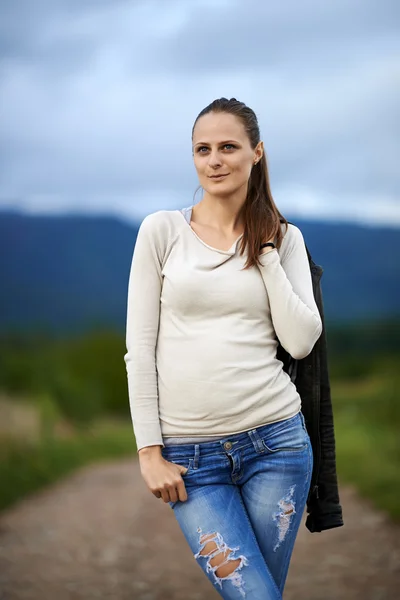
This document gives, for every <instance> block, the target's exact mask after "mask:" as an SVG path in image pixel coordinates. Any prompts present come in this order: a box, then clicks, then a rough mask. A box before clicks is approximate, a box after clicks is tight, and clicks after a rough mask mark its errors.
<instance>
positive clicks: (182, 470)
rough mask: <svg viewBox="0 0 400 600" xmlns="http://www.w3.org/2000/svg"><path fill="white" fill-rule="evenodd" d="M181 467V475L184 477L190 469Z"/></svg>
mask: <svg viewBox="0 0 400 600" xmlns="http://www.w3.org/2000/svg"><path fill="white" fill-rule="evenodd" d="M178 467H179V473H180V474H181V475H184V474H185V473H187V471H188V469H187V468H186V467H184V466H183V465H178Z"/></svg>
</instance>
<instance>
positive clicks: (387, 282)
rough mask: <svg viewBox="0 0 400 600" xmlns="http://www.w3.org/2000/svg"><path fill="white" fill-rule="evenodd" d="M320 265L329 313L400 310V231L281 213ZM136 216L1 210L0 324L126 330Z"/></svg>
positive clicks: (335, 316)
mask: <svg viewBox="0 0 400 600" xmlns="http://www.w3.org/2000/svg"><path fill="white" fill-rule="evenodd" d="M287 218H288V219H289V220H290V221H291V222H292V223H294V224H295V225H297V226H298V227H299V228H300V229H301V231H302V232H303V235H304V238H305V240H306V243H307V246H308V248H309V250H310V252H311V255H312V256H313V259H314V261H315V262H316V263H317V264H319V265H321V266H322V268H323V269H324V273H323V275H322V280H321V282H322V291H323V296H324V307H325V317H326V319H327V320H328V321H346V320H348V319H349V320H365V319H372V318H381V317H390V316H396V315H397V316H399V313H400V285H399V269H398V256H396V249H397V248H399V242H400V230H399V229H392V228H384V227H363V226H361V225H357V224H349V223H330V222H321V221H308V220H300V219H297V218H293V219H292V218H290V217H287ZM139 225H140V223H137V224H131V223H128V222H125V221H123V220H120V219H118V218H114V217H107V216H80V215H79V216H78V215H65V216H42V215H40V216H31V215H27V214H23V213H18V212H9V211H7V212H0V256H1V260H0V281H1V295H0V330H1V331H7V330H11V329H12V330H15V329H17V330H23V331H26V330H29V329H32V328H34V329H37V328H43V329H47V330H50V331H57V332H65V333H66V332H73V331H79V330H81V329H85V328H87V327H90V326H91V327H93V326H96V325H106V326H111V327H115V328H118V329H119V330H121V331H123V330H124V327H125V318H126V295H127V286H128V277H129V268H130V263H131V259H132V253H133V249H134V244H135V241H136V236H137V232H138V229H139Z"/></svg>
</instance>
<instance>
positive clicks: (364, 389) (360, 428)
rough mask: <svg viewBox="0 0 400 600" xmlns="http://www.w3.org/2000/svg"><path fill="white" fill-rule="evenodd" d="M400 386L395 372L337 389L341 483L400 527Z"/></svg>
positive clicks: (334, 393)
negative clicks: (359, 494)
mask: <svg viewBox="0 0 400 600" xmlns="http://www.w3.org/2000/svg"><path fill="white" fill-rule="evenodd" d="M393 366H394V365H393ZM399 385H400V380H399V375H398V373H397V371H396V368H395V366H394V368H393V369H392V370H390V372H389V371H388V369H386V370H385V369H381V371H380V372H379V373H373V374H371V375H370V376H369V377H367V378H364V379H363V380H361V381H358V382H345V381H342V382H337V381H336V382H333V383H332V398H333V402H334V415H335V434H336V455H337V465H338V474H339V477H340V480H341V481H346V482H349V483H352V484H354V485H355V486H356V487H357V489H358V490H359V492H360V493H361V494H362V495H363V496H365V497H368V498H370V499H371V500H372V501H373V503H374V504H375V506H377V507H378V508H380V509H383V510H384V511H386V512H387V513H388V514H390V515H391V516H392V517H393V518H394V519H395V520H396V521H400V503H399V500H398V499H399V496H400V468H399V465H400V435H399V431H400V406H399V405H400V403H399V402H398V400H397V399H396V398H397V397H398V391H397V390H399Z"/></svg>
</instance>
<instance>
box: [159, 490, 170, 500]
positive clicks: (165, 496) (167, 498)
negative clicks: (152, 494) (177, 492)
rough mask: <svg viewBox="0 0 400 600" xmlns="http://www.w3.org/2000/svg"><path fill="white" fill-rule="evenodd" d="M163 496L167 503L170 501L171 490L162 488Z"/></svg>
mask: <svg viewBox="0 0 400 600" xmlns="http://www.w3.org/2000/svg"><path fill="white" fill-rule="evenodd" d="M161 497H162V499H163V500H164V502H165V503H167V502H169V501H170V497H169V491H168V490H167V489H166V490H161Z"/></svg>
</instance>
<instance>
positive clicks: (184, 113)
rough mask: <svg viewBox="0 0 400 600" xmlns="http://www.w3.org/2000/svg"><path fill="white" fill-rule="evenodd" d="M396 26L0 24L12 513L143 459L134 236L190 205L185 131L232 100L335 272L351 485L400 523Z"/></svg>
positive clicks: (1, 17) (331, 322)
mask: <svg viewBox="0 0 400 600" xmlns="http://www.w3.org/2000/svg"><path fill="white" fill-rule="evenodd" d="M398 17H399V7H398V5H397V3H395V2H393V1H390V0H380V2H377V1H375V0H363V1H361V0H338V1H336V2H330V3H320V2H317V1H316V0H306V1H304V2H302V3H300V4H299V3H297V2H294V0H290V1H289V0H287V1H283V2H281V3H279V4H278V3H270V2H263V1H261V0H246V2H243V1H239V0H212V1H211V0H201V1H197V0H185V1H184V0H165V1H161V0H147V1H145V0H142V1H140V0H135V1H126V0H125V1H123V0H113V1H112V2H111V1H107V0H102V1H99V2H94V1H93V0H79V1H78V0H69V1H66V0H41V1H38V2H36V3H35V6H34V8H33V5H32V4H31V3H30V2H28V1H27V0H17V1H15V2H13V3H1V5H0V56H1V61H0V75H1V76H0V97H1V111H0V160H1V172H0V282H1V290H0V481H1V487H0V510H4V509H6V508H8V507H11V505H13V504H14V503H16V501H18V500H20V499H22V498H24V497H25V496H26V495H27V494H28V493H30V492H32V491H34V490H38V489H39V488H42V487H43V486H44V485H46V484H49V483H51V482H53V481H56V480H57V479H59V478H60V477H62V476H64V475H66V474H67V473H69V472H70V471H72V470H73V469H75V468H76V467H78V466H82V465H84V464H86V463H92V462H94V461H97V460H102V459H108V458H116V457H122V456H132V457H135V452H136V449H135V441H134V436H133V430H132V426H131V421H130V416H129V408H128V396H127V383H126V371H125V364H124V361H123V355H124V353H125V339H124V336H125V318H126V295H127V285H128V275H129V267H130V262H131V258H132V253H133V249H134V245H135V240H136V235H137V231H138V228H139V225H140V223H141V221H142V219H143V218H144V217H145V216H146V215H147V214H149V213H152V212H155V211H157V210H164V209H167V210H169V209H171V210H172V209H178V208H183V207H186V206H190V205H191V204H193V203H195V202H197V201H198V200H200V196H197V197H195V198H194V192H195V190H196V187H197V178H196V173H195V169H194V166H193V163H192V155H191V139H190V136H191V128H192V125H193V122H194V120H195V118H196V116H197V114H198V113H199V112H200V111H201V110H202V108H204V107H205V106H206V105H207V104H209V103H210V102H211V101H212V100H214V99H215V98H218V97H221V96H225V97H228V98H229V97H232V96H234V97H236V98H237V99H239V100H241V101H244V102H245V103H246V104H248V105H249V106H250V107H252V108H253V109H254V111H255V112H256V114H257V116H258V118H259V123H260V128H261V134H262V139H263V140H264V145H265V150H266V153H267V160H268V163H269V169H270V177H271V186H272V193H273V196H274V199H275V202H276V203H277V205H278V207H279V209H280V210H281V212H282V213H283V214H284V215H285V217H286V218H287V219H288V220H290V221H292V222H293V223H295V224H296V225H297V226H298V227H300V228H301V230H302V232H303V235H304V237H305V240H306V243H307V246H308V248H309V250H310V252H311V254H312V256H313V259H314V261H315V262H316V263H317V264H319V265H321V266H322V267H323V269H324V273H323V277H322V290H323V295H324V305H325V317H326V325H327V337H328V350H329V363H330V374H331V385H332V399H333V404H334V411H335V424H336V435H337V442H336V443H337V458H338V469H339V476H340V479H341V481H343V482H349V483H351V484H353V485H355V486H356V487H357V489H358V491H359V492H360V494H361V495H363V496H364V497H366V498H369V499H370V500H371V501H372V502H373V504H374V506H376V507H377V508H379V509H382V510H384V511H385V512H386V514H387V515H389V516H390V518H391V519H393V520H395V521H396V520H397V521H399V520H400V504H399V501H398V497H399V494H400V470H399V468H398V465H399V458H400V443H399V435H398V432H399V427H400V402H399V391H398V390H399V386H400V375H399V371H400V369H399V365H400V361H399V356H400V351H399V346H400V285H399V284H400V277H399V242H400V179H399V177H400V171H399V168H398V163H399V149H400V148H399V146H400V141H399V140H400V138H399V109H398V106H399V99H400V98H399V96H400V94H399V92H400V61H399V56H400V54H399V50H400V43H399V35H398V33H399V31H398V30H399V19H398Z"/></svg>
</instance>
